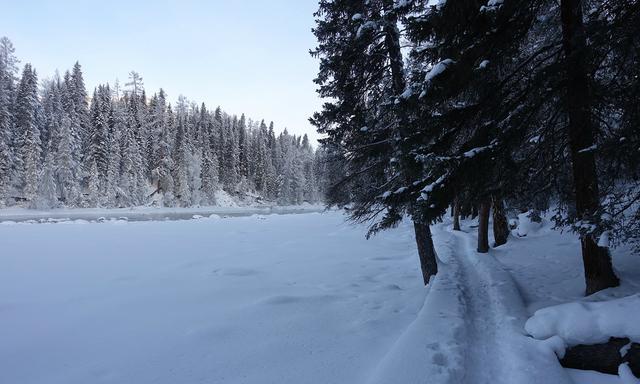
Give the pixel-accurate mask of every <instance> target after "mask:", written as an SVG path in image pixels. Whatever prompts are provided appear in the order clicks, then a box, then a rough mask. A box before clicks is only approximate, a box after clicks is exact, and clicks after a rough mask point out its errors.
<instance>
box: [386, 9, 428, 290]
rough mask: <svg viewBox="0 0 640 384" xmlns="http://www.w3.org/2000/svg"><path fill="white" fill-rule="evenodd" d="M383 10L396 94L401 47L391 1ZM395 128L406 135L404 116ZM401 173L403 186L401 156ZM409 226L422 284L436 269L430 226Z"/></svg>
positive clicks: (408, 170) (407, 170)
mask: <svg viewBox="0 0 640 384" xmlns="http://www.w3.org/2000/svg"><path fill="white" fill-rule="evenodd" d="M383 4H384V10H385V13H386V16H387V18H386V23H385V26H384V34H385V37H384V43H385V47H386V50H387V56H388V57H389V67H390V68H391V82H392V88H393V92H394V93H395V94H396V95H400V94H402V92H404V89H405V85H406V84H405V79H404V76H405V74H404V68H403V59H402V50H401V48H400V32H399V31H398V17H397V15H396V14H395V13H394V12H393V11H392V10H393V7H394V2H393V0H384V3H383ZM397 118H398V126H397V129H398V131H399V133H400V136H401V137H406V136H407V135H408V134H409V133H410V132H408V131H407V129H408V124H406V121H405V116H404V115H403V114H398V115H397ZM401 159H402V160H401V165H402V172H403V174H404V180H405V182H406V183H407V185H410V183H411V182H412V181H413V179H414V178H415V177H416V175H415V171H412V169H413V168H414V166H413V164H410V163H409V162H408V160H407V157H406V156H402V158H401ZM413 228H414V231H415V235H416V244H417V245H418V256H419V257H420V268H421V269H422V278H423V280H424V285H427V284H428V283H429V279H430V278H431V276H433V275H435V274H436V273H437V272H438V264H437V262H436V251H435V248H434V247H433V239H432V238H431V229H430V228H429V224H425V223H423V222H422V220H418V221H416V220H415V217H414V222H413Z"/></svg>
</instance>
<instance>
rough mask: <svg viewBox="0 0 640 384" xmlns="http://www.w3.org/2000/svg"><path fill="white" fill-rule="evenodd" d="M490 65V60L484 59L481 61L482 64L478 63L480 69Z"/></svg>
mask: <svg viewBox="0 0 640 384" xmlns="http://www.w3.org/2000/svg"><path fill="white" fill-rule="evenodd" d="M488 66H489V60H482V62H480V65H478V69H485V68H486V67H488Z"/></svg>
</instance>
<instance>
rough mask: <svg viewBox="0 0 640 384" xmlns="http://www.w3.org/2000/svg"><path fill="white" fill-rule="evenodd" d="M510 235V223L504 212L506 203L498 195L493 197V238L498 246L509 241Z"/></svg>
mask: <svg viewBox="0 0 640 384" xmlns="http://www.w3.org/2000/svg"><path fill="white" fill-rule="evenodd" d="M508 237H509V223H508V222H507V216H506V215H505V214H504V203H503V201H502V199H500V198H498V197H494V198H493V239H494V240H495V246H496V247H498V246H500V245H502V244H506V243H507V238H508Z"/></svg>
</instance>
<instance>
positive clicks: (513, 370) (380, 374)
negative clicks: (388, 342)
mask: <svg viewBox="0 0 640 384" xmlns="http://www.w3.org/2000/svg"><path fill="white" fill-rule="evenodd" d="M433 233H434V239H435V243H436V249H437V251H438V256H439V258H440V259H441V263H440V270H439V273H438V275H437V276H436V277H435V278H433V280H432V281H431V283H430V289H429V293H428V294H427V298H426V300H425V304H424V305H423V308H422V310H421V311H420V313H419V314H418V317H417V318H416V320H415V321H414V322H413V323H412V324H411V325H410V326H409V327H408V329H407V330H406V331H405V333H404V334H403V335H402V336H401V337H400V338H399V340H398V341H397V342H396V344H395V346H394V347H393V349H392V350H391V351H390V352H389V353H388V354H387V356H386V357H385V358H384V359H383V361H382V362H381V364H380V366H379V368H378V370H377V371H376V372H375V374H374V375H373V376H372V378H371V380H370V382H371V383H376V384H382V383H384V384H391V383H398V382H403V383H430V384H440V383H441V384H445V383H446V384H453V383H456V384H458V383H468V384H484V383H487V384H488V383H491V384H500V383H504V384H512V383H518V384H528V383H531V384H534V383H554V384H563V383H567V384H569V383H572V380H571V379H570V377H569V376H568V374H567V373H566V371H565V370H564V369H563V368H562V367H561V366H560V364H559V363H558V360H557V358H556V356H555V353H554V347H556V345H554V344H553V343H552V342H540V341H536V340H533V339H532V338H530V337H528V336H526V335H525V332H524V323H525V321H526V319H527V312H526V309H525V306H524V303H523V301H522V298H521V296H520V293H519V292H518V289H517V287H516V285H515V283H514V281H513V279H512V277H511V275H510V274H509V272H507V271H506V269H505V268H504V267H503V266H502V264H500V263H499V262H498V261H497V260H496V259H495V258H494V257H493V256H492V255H491V254H478V253H477V252H476V251H475V247H474V245H475V237H474V235H472V234H469V233H465V232H453V231H451V230H450V229H449V225H448V224H440V225H437V226H434V227H433ZM416 367H418V368H416Z"/></svg>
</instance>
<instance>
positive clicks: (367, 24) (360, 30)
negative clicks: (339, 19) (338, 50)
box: [356, 20, 378, 39]
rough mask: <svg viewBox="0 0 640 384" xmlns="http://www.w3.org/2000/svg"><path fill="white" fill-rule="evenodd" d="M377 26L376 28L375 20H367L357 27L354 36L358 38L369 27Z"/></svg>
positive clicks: (374, 27)
mask: <svg viewBox="0 0 640 384" xmlns="http://www.w3.org/2000/svg"><path fill="white" fill-rule="evenodd" d="M377 28H378V24H377V23H376V22H375V21H372V20H369V21H367V22H365V23H364V24H362V25H360V26H359V27H358V31H357V32H356V38H358V39H359V38H360V37H362V35H363V34H364V33H366V32H368V31H369V30H370V29H377Z"/></svg>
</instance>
